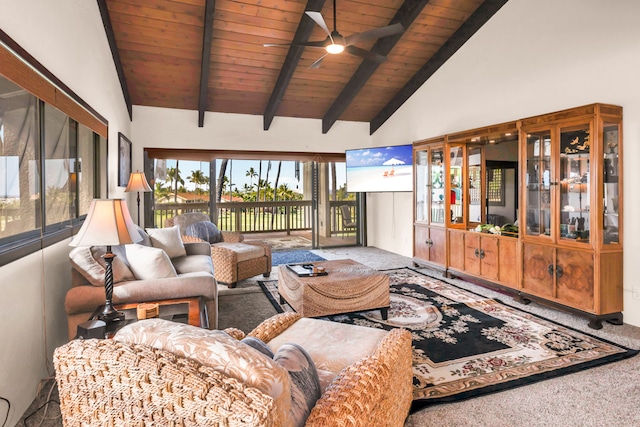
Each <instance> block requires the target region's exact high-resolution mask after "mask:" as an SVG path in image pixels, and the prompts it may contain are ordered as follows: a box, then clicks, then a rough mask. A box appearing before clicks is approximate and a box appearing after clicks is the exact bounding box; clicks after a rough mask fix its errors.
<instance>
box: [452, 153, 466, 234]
mask: <svg viewBox="0 0 640 427" xmlns="http://www.w3.org/2000/svg"><path fill="white" fill-rule="evenodd" d="M449 182H450V193H449V197H450V199H451V200H450V201H449V202H450V207H451V223H452V224H465V223H466V221H465V218H464V205H463V199H464V194H465V182H464V150H463V148H462V146H451V147H450V148H449Z"/></svg>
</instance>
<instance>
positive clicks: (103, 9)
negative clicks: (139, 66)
mask: <svg viewBox="0 0 640 427" xmlns="http://www.w3.org/2000/svg"><path fill="white" fill-rule="evenodd" d="M98 8H99V9H100V16H101V17H102V25H103V26H104V31H105V33H106V35H107V40H108V41H109V48H110V49H111V56H112V57H113V63H114V65H115V66H116V73H117V74H118V80H120V88H121V89H122V95H123V96H124V102H125V104H126V105H127V111H128V112H129V120H133V107H132V105H131V94H130V93H129V88H128V87H127V79H126V78H125V76H124V68H123V67H122V61H121V60H120V53H119V51H118V45H117V43H116V36H115V34H114V33H113V27H112V25H111V18H110V16H109V8H108V7H107V0H98Z"/></svg>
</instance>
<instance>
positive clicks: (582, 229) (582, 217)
mask: <svg viewBox="0 0 640 427" xmlns="http://www.w3.org/2000/svg"><path fill="white" fill-rule="evenodd" d="M589 136H590V135H589V124H584V125H579V126H571V127H566V128H561V129H560V165H559V166H560V167H559V169H560V170H559V173H560V175H559V178H560V205H559V209H558V212H559V215H560V217H559V218H558V220H559V221H558V223H559V224H560V239H571V240H575V241H576V242H584V243H588V242H589V237H590V229H591V224H590V222H589V211H590V209H591V200H590V196H589V195H590V192H589V186H590V182H591V181H590V179H589V178H590V177H589V173H590V170H589V166H590V163H589V161H590V158H589V155H590V154H589V153H590V151H591V141H590V139H589Z"/></svg>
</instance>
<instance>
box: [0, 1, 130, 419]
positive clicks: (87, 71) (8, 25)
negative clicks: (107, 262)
mask: <svg viewBox="0 0 640 427" xmlns="http://www.w3.org/2000/svg"><path fill="white" fill-rule="evenodd" d="M0 11H1V13H0V28H1V29H2V30H3V31H4V32H6V33H7V34H8V35H9V36H10V37H11V38H13V39H14V40H15V41H16V42H17V43H18V44H19V45H21V46H22V47H23V48H24V49H25V50H27V52H29V53H30V54H31V55H32V56H33V57H35V58H36V59H37V60H38V61H39V62H40V63H42V64H43V65H44V66H45V67H46V68H47V69H48V70H49V71H51V72H52V73H53V74H54V75H55V76H56V77H58V78H59V79H60V80H61V81H62V82H63V83H65V84H66V85H67V86H68V87H69V88H71V90H73V91H74V92H75V93H77V94H78V95H79V96H80V97H81V98H83V99H84V100H85V101H86V102H87V103H88V104H89V105H91V106H92V107H93V108H94V109H95V110H96V111H98V113H100V114H101V115H102V116H104V117H105V118H106V119H107V120H108V121H109V153H110V156H109V157H110V158H109V160H110V162H109V163H110V164H109V169H110V170H111V171H115V170H116V169H117V157H116V155H115V153H116V152H117V134H118V132H119V131H120V132H123V133H124V134H125V135H127V136H130V122H129V117H128V113H127V110H126V106H125V103H124V99H123V96H122V91H121V89H120V83H119V81H118V77H117V75H116V71H115V66H114V64H113V60H112V57H111V51H110V50H109V45H108V42H107V38H106V35H105V32H104V27H103V25H102V20H101V18H100V12H99V10H98V5H97V2H96V1H88V0H56V1H50V0H0ZM0 66H1V64H0ZM122 190H123V189H118V188H116V176H115V174H114V173H112V174H111V176H110V191H109V195H110V196H111V197H122V195H123V194H124V193H123V192H122ZM132 200H133V199H132ZM129 205H131V201H130V202H129ZM68 253H69V247H68V241H64V242H60V243H58V244H55V245H53V246H50V247H48V248H47V249H45V250H43V251H39V252H37V253H34V254H32V255H29V256H27V257H25V258H23V259H20V260H18V261H15V262H13V263H10V264H8V265H6V266H4V267H0V322H1V324H2V325H3V327H2V328H1V329H0V342H1V343H2V345H0V366H2V369H0V396H2V397H4V398H6V399H9V401H10V402H11V412H10V414H9V419H8V422H7V426H12V425H14V424H15V423H16V422H17V421H18V419H19V418H20V417H21V416H22V414H23V413H24V411H25V410H26V409H27V407H28V406H29V405H30V404H31V402H32V401H33V398H34V397H35V392H36V388H37V386H38V383H39V381H40V380H41V379H43V378H45V377H47V376H49V375H51V374H52V373H53V368H52V365H51V361H52V358H51V356H52V353H53V349H54V348H55V347H57V346H59V345H61V344H63V343H64V342H66V341H67V336H66V328H67V326H66V324H67V320H66V315H65V311H64V296H65V294H66V291H67V289H68V288H69V285H70V282H71V277H70V270H69V268H70V267H69V262H68ZM5 414H6V405H4V404H0V419H1V420H4V417H5Z"/></svg>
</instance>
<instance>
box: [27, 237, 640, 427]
mask: <svg viewBox="0 0 640 427" xmlns="http://www.w3.org/2000/svg"><path fill="white" fill-rule="evenodd" d="M313 252H314V253H316V254H318V255H320V256H322V257H323V258H326V259H343V258H350V259H354V260H356V261H358V262H361V263H363V264H365V265H368V266H370V267H372V268H376V269H388V268H399V267H407V266H411V265H412V262H411V259H410V258H406V257H402V256H399V255H396V254H392V253H389V252H386V251H383V250H380V249H377V248H341V249H328V250H314V251H313ZM276 270H277V269H276ZM425 271H426V270H425ZM430 273H433V272H430ZM271 278H275V279H277V271H276V272H274V273H272V275H271ZM261 279H262V276H256V277H254V278H251V279H248V280H245V281H243V282H240V283H239V284H238V287H237V288H236V289H228V290H225V289H221V290H220V317H219V324H220V327H221V328H225V327H227V326H235V327H238V328H239V329H241V330H244V331H245V332H248V331H250V330H251V329H253V327H254V325H256V324H257V323H256V322H258V323H259V322H260V321H261V320H262V319H263V318H266V317H269V316H270V315H271V313H272V312H271V311H269V309H271V310H273V313H275V309H273V307H272V306H271V304H270V303H269V301H268V299H267V298H266V296H265V295H264V294H263V293H262V290H261V289H260V287H259V286H258V285H257V280H261ZM452 282H453V283H455V284H456V285H458V286H461V287H463V288H466V289H470V290H473V291H474V292H477V293H479V294H482V295H485V296H487V297H490V298H499V299H502V300H503V301H504V302H506V303H508V304H512V305H514V306H516V307H518V308H519V309H521V310H523V311H529V312H531V313H534V314H538V315H540V316H543V317H546V318H548V319H552V320H555V321H557V322H559V323H561V324H563V325H567V326H571V327H573V328H576V329H579V330H582V331H584V332H587V333H590V334H592V335H595V336H598V337H601V338H605V339H608V340H611V341H613V342H616V343H619V344H622V345H624V346H627V347H630V348H634V349H638V348H640V328H637V327H633V326H629V325H622V326H614V325H610V324H608V323H605V324H604V327H603V328H602V330H600V331H594V330H592V329H590V328H588V327H587V321H586V320H585V319H584V318H582V317H579V316H576V315H572V314H570V313H566V312H563V311H558V310H555V309H551V308H546V307H544V306H541V305H538V304H535V303H532V304H529V305H527V306H525V305H518V304H517V303H515V302H514V301H512V300H511V299H510V298H509V297H507V296H505V295H504V294H500V293H497V292H494V291H491V290H489V289H486V288H482V287H479V286H477V285H473V284H471V283H467V282H464V281H461V280H453V281H452ZM249 307H250V308H249ZM48 390H49V389H48V388H46V387H45V388H44V390H43V396H40V397H38V398H37V399H36V400H34V402H33V404H32V405H31V407H30V408H29V409H28V410H27V411H26V412H25V414H26V415H28V414H31V413H33V412H36V413H35V415H34V416H32V417H31V418H30V419H29V421H28V424H27V425H28V426H33V425H41V426H44V427H52V426H56V427H57V426H61V425H62V422H61V420H60V418H59V412H58V408H57V405H55V404H51V405H49V407H48V408H49V409H48V412H47V420H45V421H43V422H42V424H40V422H41V419H42V414H43V413H44V408H42V409H40V410H39V411H36V410H37V409H38V407H40V406H41V404H42V403H43V402H44V401H46V394H47V392H48ZM54 396H55V395H54ZM23 425H24V424H23V423H22V421H21V422H20V423H19V424H18V426H23ZM413 426H425V427H426V426H456V427H458V426H460V427H464V426H492V427H502V426H504V427H507V426H508V427H518V426H527V427H537V426H540V427H542V426H580V427H588V426H594V427H595V426H598V427H599V426H616V427H618V426H640V356H636V357H633V358H631V359H627V360H623V361H620V362H615V363H611V364H608V365H605V366H602V367H598V368H592V369H588V370H585V371H581V372H577V373H573V374H569V375H566V376H563V377H559V378H554V379H550V380H545V381H542V382H539V383H535V384H531V385H527V386H524V387H520V388H516V389H512V390H507V391H503V392H499V393H494V394H490V395H488V396H483V397H477V398H473V399H469V400H466V401H462V402H456V403H449V404H440V405H435V406H433V407H429V408H426V409H423V410H421V411H419V412H417V413H415V414H412V415H410V416H409V417H408V418H407V421H406V423H405V427H413Z"/></svg>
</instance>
